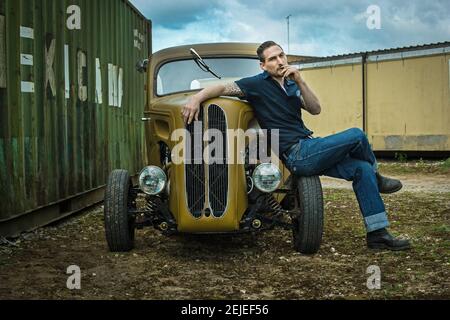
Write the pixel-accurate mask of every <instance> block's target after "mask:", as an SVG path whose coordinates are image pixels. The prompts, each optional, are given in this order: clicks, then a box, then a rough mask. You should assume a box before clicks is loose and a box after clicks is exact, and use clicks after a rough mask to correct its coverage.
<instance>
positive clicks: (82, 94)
mask: <svg viewBox="0 0 450 320" xmlns="http://www.w3.org/2000/svg"><path fill="white" fill-rule="evenodd" d="M84 68H86V54H85V53H84V52H83V51H81V50H79V51H78V98H79V99H80V100H81V101H83V102H84V101H86V100H87V87H86V86H85V85H84V84H83V79H84V76H83V69H84Z"/></svg>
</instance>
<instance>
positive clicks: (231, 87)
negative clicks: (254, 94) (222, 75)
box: [223, 82, 245, 97]
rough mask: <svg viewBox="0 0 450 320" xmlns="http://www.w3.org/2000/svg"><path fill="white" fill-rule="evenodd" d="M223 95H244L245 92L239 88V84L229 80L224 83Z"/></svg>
mask: <svg viewBox="0 0 450 320" xmlns="http://www.w3.org/2000/svg"><path fill="white" fill-rule="evenodd" d="M223 95H224V96H229V97H244V96H245V94H244V93H243V92H242V90H241V89H240V88H239V86H238V85H237V84H236V82H231V83H228V84H226V85H225V88H224V91H223Z"/></svg>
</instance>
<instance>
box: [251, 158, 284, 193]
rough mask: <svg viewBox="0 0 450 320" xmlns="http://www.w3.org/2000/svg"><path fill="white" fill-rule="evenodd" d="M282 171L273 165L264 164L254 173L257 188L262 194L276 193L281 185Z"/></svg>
mask: <svg viewBox="0 0 450 320" xmlns="http://www.w3.org/2000/svg"><path fill="white" fill-rule="evenodd" d="M281 178H282V176H281V171H280V169H278V167H277V166H276V165H274V164H272V163H263V164H260V165H259V166H257V167H256V169H255V171H253V181H254V183H255V186H256V187H257V188H258V189H259V190H260V191H262V192H267V193H270V192H274V191H275V190H277V189H278V187H279V186H280V183H281Z"/></svg>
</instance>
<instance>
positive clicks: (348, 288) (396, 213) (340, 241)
mask: <svg viewBox="0 0 450 320" xmlns="http://www.w3.org/2000/svg"><path fill="white" fill-rule="evenodd" d="M439 174H441V173H439ZM404 175H406V176H408V174H404ZM413 178H414V177H413ZM447 178H448V176H447ZM447 181H448V180H447ZM429 191H430V190H429ZM435 191H436V190H431V191H430V192H421V191H419V190H414V189H413V190H412V191H408V189H407V191H404V192H400V193H397V194H394V195H388V196H383V198H384V200H385V202H386V207H387V210H388V212H389V216H390V221H391V231H392V232H393V233H394V234H396V235H400V236H404V237H408V238H410V239H411V240H412V243H413V249H412V250H409V251H405V252H383V251H370V250H368V249H367V248H366V246H365V233H364V227H363V223H362V220H361V217H360V214H359V208H358V204H357V202H356V199H355V196H354V194H353V192H352V191H351V190H348V189H346V188H344V189H339V188H338V189H336V188H328V187H327V188H325V189H324V197H325V198H324V199H325V202H324V203H325V212H326V214H325V229H324V238H323V244H322V247H321V249H320V251H319V253H318V254H316V255H313V256H306V255H302V254H299V253H296V252H295V251H294V250H293V247H292V243H291V238H292V235H291V232H289V231H283V230H279V229H275V230H272V231H267V232H263V233H257V234H244V235H220V236H218V235H204V236H198V235H197V236H194V235H189V236H188V235H174V236H171V237H166V236H163V235H161V234H160V233H159V232H158V231H156V230H154V229H150V228H148V229H144V230H138V231H137V234H136V247H135V249H134V250H133V251H131V252H129V253H121V254H115V253H110V252H109V251H108V249H107V245H106V241H105V235H104V227H103V216H102V215H103V207H102V206H97V207H94V208H91V209H89V210H86V211H85V212H83V213H81V214H79V215H77V216H75V217H72V218H71V219H68V220H65V221H63V222H62V223H59V224H57V225H53V226H50V227H46V228H42V229H39V230H37V231H35V232H33V233H29V234H25V235H23V236H22V237H21V238H20V239H16V240H15V241H6V240H5V239H3V244H2V245H0V299H412V298H421V299H432V298H437V299H449V298H450V283H449V279H450V271H449V270H450V268H449V267H450V193H449V192H446V191H445V190H442V189H440V190H439V192H435ZM0 241H1V240H0ZM70 265H77V266H79V267H80V269H81V289H80V290H69V289H67V287H66V282H67V279H68V277H69V274H67V273H66V272H67V268H68V267H69V266H70ZM372 265H376V266H379V268H380V270H381V288H380V289H379V290H370V289H368V287H367V279H368V277H369V276H370V274H368V273H367V268H368V267H369V266H372Z"/></svg>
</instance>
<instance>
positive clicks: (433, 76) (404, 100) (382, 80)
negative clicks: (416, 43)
mask: <svg viewBox="0 0 450 320" xmlns="http://www.w3.org/2000/svg"><path fill="white" fill-rule="evenodd" d="M369 59H370V57H369ZM449 59H450V53H448V54H440V55H428V56H422V57H414V58H407V59H395V60H387V61H378V62H376V59H375V58H374V59H371V61H369V62H368V64H367V133H368V137H369V140H370V141H371V142H372V144H373V147H374V148H375V149H376V150H385V151H389V150H406V151H421V150H424V151H449V150H450V95H449V73H448V72H449V68H448V63H449Z"/></svg>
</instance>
